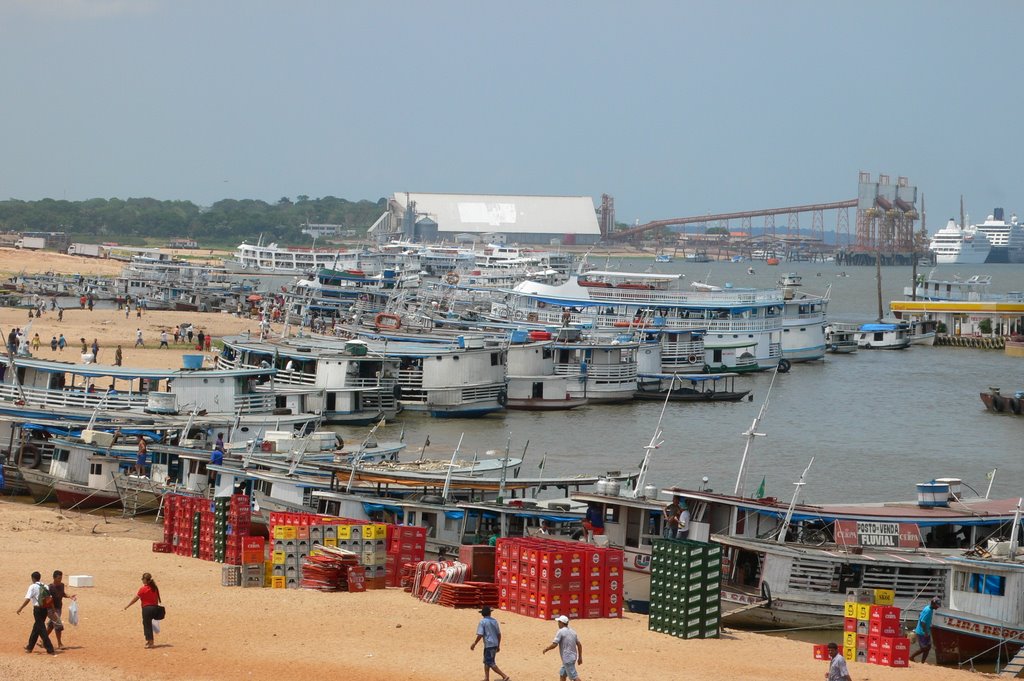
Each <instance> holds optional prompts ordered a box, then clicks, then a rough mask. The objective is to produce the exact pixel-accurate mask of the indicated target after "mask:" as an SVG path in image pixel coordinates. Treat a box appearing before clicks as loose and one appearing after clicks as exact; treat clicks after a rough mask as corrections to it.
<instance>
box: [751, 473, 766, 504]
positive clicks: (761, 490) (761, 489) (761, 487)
mask: <svg viewBox="0 0 1024 681" xmlns="http://www.w3.org/2000/svg"><path fill="white" fill-rule="evenodd" d="M764 479H765V476H763V475H762V476H761V484H760V485H759V486H758V488H757V491H756V492H754V498H755V499H764Z"/></svg>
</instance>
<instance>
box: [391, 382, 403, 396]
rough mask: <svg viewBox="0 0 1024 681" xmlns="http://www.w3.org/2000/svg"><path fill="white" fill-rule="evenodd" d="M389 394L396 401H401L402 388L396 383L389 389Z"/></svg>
mask: <svg viewBox="0 0 1024 681" xmlns="http://www.w3.org/2000/svg"><path fill="white" fill-rule="evenodd" d="M391 394H392V395H393V396H394V397H395V399H396V400H400V399H402V386H400V385H398V384H397V383H396V384H395V385H394V387H393V388H391Z"/></svg>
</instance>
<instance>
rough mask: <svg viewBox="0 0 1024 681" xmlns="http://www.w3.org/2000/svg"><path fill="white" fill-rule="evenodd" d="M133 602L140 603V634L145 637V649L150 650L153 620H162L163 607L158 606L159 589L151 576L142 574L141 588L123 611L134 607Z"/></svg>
mask: <svg viewBox="0 0 1024 681" xmlns="http://www.w3.org/2000/svg"><path fill="white" fill-rule="evenodd" d="M135 601H141V602H142V633H143V634H144V635H145V636H146V647H147V648H152V647H153V620H159V619H163V606H161V605H160V587H158V586H157V585H156V582H155V581H154V580H153V575H151V574H149V573H148V572H145V573H143V574H142V586H141V587H140V588H139V591H138V593H136V594H135V598H133V599H132V600H131V603H129V604H128V605H126V606H124V609H125V610H127V609H128V608H130V607H132V606H133V605H135Z"/></svg>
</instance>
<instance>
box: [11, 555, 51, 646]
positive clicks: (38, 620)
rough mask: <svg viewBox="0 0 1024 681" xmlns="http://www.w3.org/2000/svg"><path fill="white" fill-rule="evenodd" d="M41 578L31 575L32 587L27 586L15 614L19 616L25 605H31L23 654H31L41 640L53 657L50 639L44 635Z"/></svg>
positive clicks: (43, 604) (43, 605)
mask: <svg viewBox="0 0 1024 681" xmlns="http://www.w3.org/2000/svg"><path fill="white" fill-rule="evenodd" d="M42 578H43V576H42V575H40V574H39V573H38V572H33V573H32V585H31V586H29V588H28V592H26V593H25V600H24V602H23V603H22V604H21V607H20V608H18V609H17V611H16V612H17V613H18V614H19V615H20V614H21V611H22V610H23V609H24V607H25V606H26V605H28V604H29V603H31V604H32V633H31V634H29V637H28V645H27V646H25V652H26V653H31V652H32V649H33V648H35V647H36V641H38V640H40V639H42V641H43V647H44V648H46V652H47V653H48V654H50V655H55V654H56V653H55V652H54V650H53V644H52V643H50V637H49V636H47V635H46V613H47V607H46V606H47V605H48V604H47V603H44V602H43V600H44V598H45V597H44V596H43V595H42V591H43V589H45V588H46V587H44V586H43V583H42V582H41V581H40V580H41V579H42Z"/></svg>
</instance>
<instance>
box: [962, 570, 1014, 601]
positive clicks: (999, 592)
mask: <svg viewBox="0 0 1024 681" xmlns="http://www.w3.org/2000/svg"><path fill="white" fill-rule="evenodd" d="M953 590H954V591H967V592H969V593H976V594H985V595H986V596H1004V595H1006V577H1004V576H1003V575H989V574H985V573H984V572H961V571H960V570H957V571H956V572H954V573H953Z"/></svg>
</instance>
